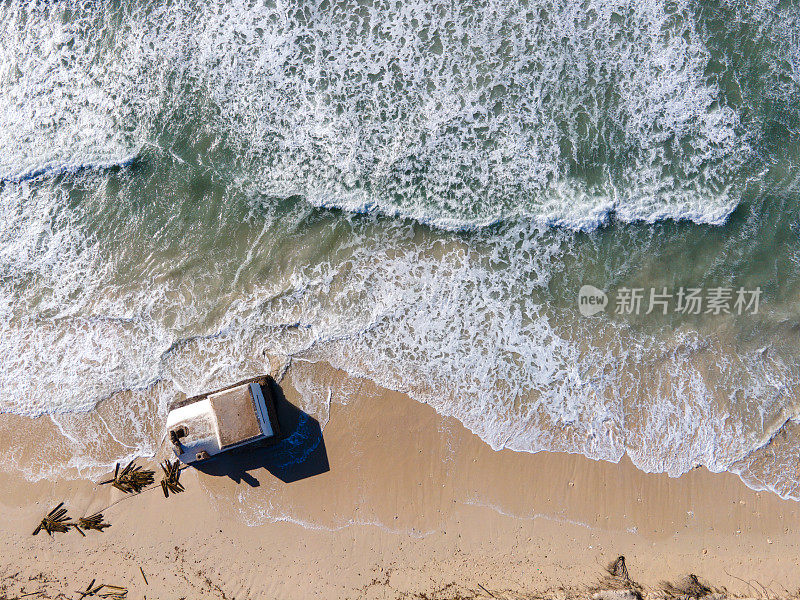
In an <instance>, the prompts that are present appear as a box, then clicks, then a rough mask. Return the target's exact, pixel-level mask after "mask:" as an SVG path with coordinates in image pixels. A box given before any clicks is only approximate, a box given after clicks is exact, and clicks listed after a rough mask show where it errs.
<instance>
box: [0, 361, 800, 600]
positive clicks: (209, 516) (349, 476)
mask: <svg viewBox="0 0 800 600" xmlns="http://www.w3.org/2000/svg"><path fill="white" fill-rule="evenodd" d="M304 368H312V369H313V376H314V377H315V378H317V379H318V380H319V381H320V382H322V383H324V386H323V387H325V386H327V387H328V388H329V389H331V391H332V396H333V397H334V401H333V402H331V406H330V415H329V420H328V422H327V423H322V424H323V425H324V431H323V433H322V437H323V440H324V446H323V445H320V446H314V447H313V448H312V447H311V445H310V444H311V442H310V441H308V440H307V441H306V442H302V441H301V442H300V444H299V447H300V448H302V447H303V445H304V444H309V448H308V449H309V453H308V460H307V461H306V464H297V465H294V466H293V467H291V468H278V467H276V465H278V463H279V461H276V462H275V463H274V464H269V465H268V466H269V467H270V469H266V468H258V467H260V465H258V464H247V459H246V458H242V459H238V462H236V461H234V462H232V463H230V464H231V465H233V466H229V467H220V468H218V469H216V470H214V469H211V470H212V471H215V473H202V472H198V471H196V470H194V469H188V470H186V471H185V472H184V473H183V475H182V478H181V480H182V482H183V483H184V485H185V487H186V489H187V491H186V492H185V493H184V494H180V495H178V496H175V497H170V498H169V499H164V497H163V495H162V493H161V489H160V487H157V488H153V489H151V490H149V491H146V492H144V493H143V494H141V495H139V496H136V497H132V498H125V499H123V500H122V501H120V502H117V503H116V504H113V505H112V503H114V502H116V501H117V500H119V499H120V498H121V497H122V494H121V493H120V492H118V491H117V490H114V489H112V488H111V487H110V486H97V485H95V484H93V483H92V482H90V481H86V480H56V481H39V482H37V483H31V482H29V481H27V480H26V479H25V478H24V477H22V476H20V475H18V474H16V475H15V474H3V475H2V477H1V479H2V487H0V504H1V505H2V509H3V514H4V517H5V518H4V519H3V520H2V522H1V523H2V524H0V528H1V529H2V534H3V539H4V543H3V552H2V555H1V556H0V568H1V569H2V576H3V578H4V580H3V581H4V583H5V585H6V586H7V590H8V592H7V593H8V594H9V595H12V597H13V594H19V593H25V592H32V591H35V590H38V589H42V590H44V591H45V593H46V594H48V595H50V596H51V597H55V596H56V594H57V593H58V591H61V592H64V593H66V594H68V595H70V596H74V594H72V592H75V591H76V590H80V589H83V588H85V587H86V585H87V584H88V583H89V581H90V580H91V579H94V578H96V579H97V580H98V582H107V583H111V584H116V585H122V586H125V587H128V588H129V590H130V591H129V595H128V597H129V598H141V597H147V598H150V599H153V598H172V599H175V598H181V597H186V598H287V599H294V598H297V599H301V598H302V599H307V598H316V597H318V598H326V599H335V598H375V599H390V598H391V599H393V598H404V597H418V598H422V597H426V598H440V599H446V598H456V597H459V595H460V596H461V597H482V596H485V597H491V596H490V593H491V594H493V595H494V596H495V597H498V598H502V597H508V598H514V597H524V596H526V595H528V594H532V593H534V592H546V591H548V590H551V591H552V590H557V589H558V588H563V587H566V588H572V589H575V590H578V591H582V592H585V594H586V595H589V592H588V591H587V590H589V588H590V587H591V586H592V585H594V584H596V583H597V582H598V581H599V580H600V578H601V577H602V576H603V574H604V571H603V568H604V566H605V565H606V564H607V563H608V562H609V561H611V560H613V559H614V558H616V557H617V556H618V555H620V554H624V555H625V556H626V558H627V563H628V569H629V572H630V575H631V577H632V578H633V579H635V580H637V581H638V582H640V583H641V584H642V585H643V586H645V589H646V590H652V589H656V588H657V586H658V585H659V582H661V581H663V580H676V579H679V578H681V577H683V576H685V575H686V574H688V573H695V574H697V575H698V576H699V577H700V578H701V579H703V580H706V581H708V582H710V583H711V584H714V585H716V586H720V587H722V586H724V587H725V588H727V589H728V590H730V591H731V592H733V593H738V594H743V595H749V596H758V595H763V592H762V590H761V588H760V587H759V586H762V585H763V586H764V588H766V589H768V590H769V591H770V592H771V593H772V594H773V595H775V596H786V595H789V593H791V592H795V591H797V590H798V589H799V588H800V569H798V563H799V561H800V559H798V556H800V554H798V539H800V538H798V533H800V514H798V504H797V503H795V502H791V501H785V500H781V499H780V498H779V497H777V496H775V495H773V494H770V493H767V492H760V493H758V492H754V491H752V490H750V489H748V488H747V487H746V486H745V485H744V484H743V483H742V482H741V481H740V480H739V479H738V478H737V477H736V476H734V475H730V474H713V473H710V472H708V471H706V470H705V469H702V468H701V469H696V470H694V471H692V472H691V473H687V474H686V475H684V476H682V477H680V478H677V479H671V478H669V477H667V476H666V475H653V474H645V473H642V472H640V471H638V470H636V469H635V468H634V467H633V465H632V464H631V463H630V462H629V461H628V460H623V461H622V462H621V463H620V464H611V463H604V462H595V461H591V460H589V459H586V458H584V457H583V456H578V455H566V454H556V453H539V454H535V455H531V454H523V453H514V452H510V451H500V452H495V451H493V450H491V448H489V447H488V446H486V444H484V443H483V442H482V441H481V440H480V439H479V438H478V437H476V436H475V435H473V434H471V433H470V432H469V431H467V430H465V429H464V428H463V427H462V426H461V425H460V423H459V422H457V421H456V420H454V419H451V418H447V417H442V416H440V415H438V414H436V413H435V412H434V411H433V410H432V409H431V408H430V407H428V406H425V405H421V404H419V403H417V402H414V401H412V400H411V399H409V398H408V397H406V396H405V395H403V394H400V393H395V392H390V391H386V390H382V389H379V388H377V387H376V386H375V385H374V384H372V383H371V382H369V381H365V380H354V379H352V378H349V377H347V376H345V375H344V374H343V373H341V372H338V371H335V370H334V369H332V368H330V367H328V366H326V365H324V364H320V365H315V366H313V367H307V366H306V367H304ZM293 369H295V367H291V368H290V369H289V371H288V373H287V375H286V377H285V378H284V379H283V380H282V382H281V387H282V390H283V392H284V393H285V396H286V400H287V401H288V403H290V404H289V405H287V406H290V405H291V404H293V405H295V406H296V405H298V404H300V402H299V400H298V393H297V391H296V390H295V389H294V387H293V381H292V375H293ZM340 387H341V388H347V390H348V394H347V399H348V400H347V403H346V404H342V403H339V402H337V401H335V398H336V393H335V392H336V390H337V389H338V388H340ZM4 418H6V417H4ZM8 418H9V419H11V417H8ZM292 418H293V419H294V423H295V424H296V423H300V422H302V423H301V425H300V426H299V429H301V430H304V431H305V432H306V433H308V431H313V427H314V422H313V421H312V420H310V419H308V418H307V417H306V416H304V415H302V414H299V415H298V414H294V416H293V417H292ZM20 422H21V421H20ZM51 427H52V425H48V422H47V420H44V421H42V422H41V423H39V424H37V423H36V422H34V423H33V424H32V429H31V431H33V430H36V429H37V428H38V430H39V431H40V434H42V435H44V433H43V432H46V431H47V430H48V428H51ZM295 429H297V427H295ZM8 431H9V429H8V427H6V428H5V429H4V433H3V434H2V435H0V444H4V445H6V448H7V451H13V452H17V453H25V452H30V451H31V450H30V440H26V442H25V443H19V440H16V441H14V440H11V439H9V435H8ZM289 433H290V434H291V433H292V431H290V432H289ZM311 437H313V436H311ZM308 439H310V438H308ZM12 443H13V446H9V444H12ZM140 462H143V463H146V464H149V465H151V468H156V469H157V466H156V464H155V461H154V460H145V461H140ZM326 463H327V467H328V469H327V470H325V467H326ZM234 467H236V468H234ZM251 467H252V468H251ZM242 468H245V469H249V470H246V471H243V470H242ZM223 471H224V472H223ZM230 475H234V478H232V477H231V476H230ZM158 478H159V475H158V474H157V480H158ZM282 479H283V480H282ZM295 479H296V480H295ZM62 500H65V501H66V506H67V507H68V508H69V510H70V514H71V515H72V516H74V517H77V516H81V515H84V514H86V515H88V514H91V513H92V512H94V511H96V510H99V509H103V512H104V514H105V515H106V518H107V520H108V521H109V522H110V523H112V526H111V527H110V528H109V529H107V530H106V531H105V533H102V534H101V533H97V532H88V533H87V537H86V538H83V537H81V536H80V535H79V534H78V533H76V532H70V533H68V534H63V535H56V536H55V537H53V538H49V537H48V536H47V535H46V534H40V535H38V536H36V537H32V536H31V531H32V530H33V529H34V527H35V526H36V523H37V521H38V519H39V518H41V515H43V514H44V513H46V512H47V511H48V510H49V509H50V508H52V507H53V506H55V505H56V504H58V502H60V501H62ZM109 505H112V506H110V507H109ZM140 567H141V568H142V569H143V570H144V572H145V574H146V577H147V580H148V582H147V584H145V581H144V579H143V577H142V575H141V573H140V571H139V568H140ZM30 578H33V579H30ZM553 593H554V594H555V595H558V594H563V592H558V593H555V592H553Z"/></svg>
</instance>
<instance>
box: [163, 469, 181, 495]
mask: <svg viewBox="0 0 800 600" xmlns="http://www.w3.org/2000/svg"><path fill="white" fill-rule="evenodd" d="M161 470H162V471H164V479H162V480H161V489H162V490H164V497H165V498H169V493H170V492H172V493H173V494H179V493H180V492H182V491H184V487H183V484H182V483H181V482H180V481H178V480H179V479H180V476H181V464H180V462H178V461H177V460H176V461H175V462H170V461H169V460H165V461H164V462H163V463H162V464H161Z"/></svg>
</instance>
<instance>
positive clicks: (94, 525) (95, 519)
mask: <svg viewBox="0 0 800 600" xmlns="http://www.w3.org/2000/svg"><path fill="white" fill-rule="evenodd" d="M106 527H111V523H104V522H103V513H95V514H93V515H92V516H90V517H81V518H80V519H78V523H77V525H76V528H77V529H78V531H79V532H80V534H81V535H83V536H85V535H86V534H85V533H83V531H81V530H82V529H85V530H87V531H88V530H90V529H94V530H95V531H99V532H100V533H103V529H105V528H106Z"/></svg>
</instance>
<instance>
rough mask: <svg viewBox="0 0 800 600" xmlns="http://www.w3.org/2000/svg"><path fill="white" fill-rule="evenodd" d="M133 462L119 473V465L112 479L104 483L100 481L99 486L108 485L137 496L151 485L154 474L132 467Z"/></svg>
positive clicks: (135, 466)
mask: <svg viewBox="0 0 800 600" xmlns="http://www.w3.org/2000/svg"><path fill="white" fill-rule="evenodd" d="M134 462H135V460H132V461H131V462H129V463H128V465H127V466H126V467H125V468H124V469H122V470H121V471H120V468H119V463H117V468H116V469H115V470H114V478H113V479H108V480H106V481H101V482H100V485H104V484H106V483H110V484H111V485H112V486H114V487H115V488H117V489H118V490H121V491H123V492H125V493H126V494H131V493H133V494H138V493H139V492H141V491H142V490H143V489H144V488H146V487H147V486H149V485H151V484H152V483H153V481H155V479H154V477H153V476H154V475H155V472H154V471H150V470H148V469H143V468H142V467H140V466H138V465H134Z"/></svg>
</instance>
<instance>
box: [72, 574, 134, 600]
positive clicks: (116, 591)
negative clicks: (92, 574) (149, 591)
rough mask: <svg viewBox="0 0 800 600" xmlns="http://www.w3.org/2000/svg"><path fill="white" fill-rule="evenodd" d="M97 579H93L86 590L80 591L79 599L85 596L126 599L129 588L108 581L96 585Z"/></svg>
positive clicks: (110, 599)
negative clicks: (110, 583)
mask: <svg viewBox="0 0 800 600" xmlns="http://www.w3.org/2000/svg"><path fill="white" fill-rule="evenodd" d="M96 581H97V580H96V579H92V581H91V582H89V585H87V586H86V589H85V590H83V591H81V592H78V594H80V598H79V599H78V600H83V598H86V597H89V596H95V597H97V598H107V599H108V600H124V598H125V597H127V595H128V590H127V588H124V587H121V586H118V585H109V584H107V583H101V584H99V585H95V582H96Z"/></svg>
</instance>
